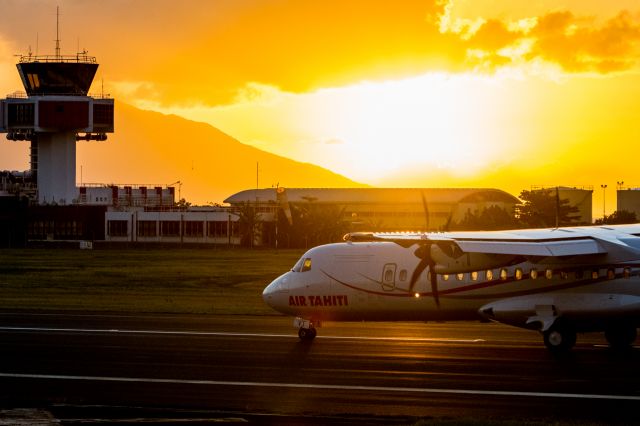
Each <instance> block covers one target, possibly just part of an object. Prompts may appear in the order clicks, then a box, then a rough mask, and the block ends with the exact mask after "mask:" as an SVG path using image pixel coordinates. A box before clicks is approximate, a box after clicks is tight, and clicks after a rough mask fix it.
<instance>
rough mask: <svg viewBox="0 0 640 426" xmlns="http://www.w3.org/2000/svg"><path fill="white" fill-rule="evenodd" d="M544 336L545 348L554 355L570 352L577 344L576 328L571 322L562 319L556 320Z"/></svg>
mask: <svg viewBox="0 0 640 426" xmlns="http://www.w3.org/2000/svg"><path fill="white" fill-rule="evenodd" d="M542 335H543V337H544V344H545V346H546V347H547V349H549V351H551V352H552V353H554V354H562V353H566V352H569V351H570V350H571V348H573V345H575V344H576V330H575V328H574V327H573V325H572V324H571V323H570V322H568V321H564V320H562V319H558V320H556V321H555V322H554V323H553V325H552V326H551V327H549V329H548V330H546V331H544V332H543V333H542Z"/></svg>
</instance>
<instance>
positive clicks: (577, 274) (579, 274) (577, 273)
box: [574, 269, 584, 280]
mask: <svg viewBox="0 0 640 426" xmlns="http://www.w3.org/2000/svg"><path fill="white" fill-rule="evenodd" d="M574 274H575V278H576V280H581V279H582V277H583V276H584V271H583V270H582V269H578V270H577V271H575V272H574Z"/></svg>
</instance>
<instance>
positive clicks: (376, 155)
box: [138, 73, 501, 184]
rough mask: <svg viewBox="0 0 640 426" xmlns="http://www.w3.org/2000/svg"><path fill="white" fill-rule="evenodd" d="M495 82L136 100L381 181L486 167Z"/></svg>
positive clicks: (446, 79) (421, 81)
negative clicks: (218, 101)
mask: <svg viewBox="0 0 640 426" xmlns="http://www.w3.org/2000/svg"><path fill="white" fill-rule="evenodd" d="M500 79H501V77H500V76H496V75H494V76H492V77H488V76H481V75H477V74H471V73H469V74H447V73H429V74H425V75H422V76H419V77H414V78H405V79H400V80H389V81H382V82H362V83H358V84H354V85H350V86H345V87H339V88H327V89H320V90H317V91H315V92H312V93H304V94H294V93H288V92H283V91H280V90H279V89H277V88H274V87H271V86H264V85H259V84H251V87H250V89H251V93H252V96H251V97H247V96H241V97H238V98H237V102H236V103H233V104H231V105H226V106H217V107H206V106H203V105H199V106H193V107H181V108H175V107H174V108H172V107H169V108H162V107H161V106H159V105H151V106H149V105H138V106H142V107H147V108H150V109H155V110H163V112H166V113H173V114H178V115H182V116H184V117H186V118H190V119H195V120H202V121H206V122H209V123H211V124H212V125H214V126H215V127H218V128H220V129H221V130H222V131H224V132H226V133H228V134H230V135H232V136H234V137H236V138H237V139H238V140H240V141H243V142H245V143H250V144H252V145H254V146H256V147H258V148H261V149H266V150H268V151H271V152H274V153H276V154H279V155H283V156H287V157H290V158H295V159H297V160H300V161H308V162H311V163H314V164H318V165H320V166H323V167H327V168H330V169H331V170H334V171H336V172H338V173H341V174H343V175H345V176H348V177H350V178H352V179H356V180H360V181H364V182H369V183H375V184H380V183H382V182H383V180H384V178H385V176H388V175H391V174H397V173H399V172H401V171H402V170H407V169H411V168H417V167H420V168H423V169H424V168H427V169H429V168H431V169H433V168H439V169H451V170H452V171H454V172H455V173H462V174H470V173H474V172H476V171H477V170H479V169H482V168H483V167H486V166H487V163H488V162H490V161H491V159H492V158H493V156H494V154H495V153H496V152H497V151H498V148H499V147H498V146H497V142H496V135H495V129H494V127H495V126H492V125H491V123H492V117H493V116H494V115H495V110H496V108H494V106H493V103H494V102H495V96H496V92H495V90H496V88H497V87H499V86H500ZM261 91H264V92H265V93H264V96H263V95H262V94H261V93H260V92H261Z"/></svg>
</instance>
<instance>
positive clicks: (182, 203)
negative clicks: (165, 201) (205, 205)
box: [175, 198, 191, 208]
mask: <svg viewBox="0 0 640 426" xmlns="http://www.w3.org/2000/svg"><path fill="white" fill-rule="evenodd" d="M175 206H176V207H180V208H187V207H189V206H191V203H190V202H189V201H187V200H185V199H184V198H180V200H178V201H176V202H175Z"/></svg>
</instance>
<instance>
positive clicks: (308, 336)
mask: <svg viewBox="0 0 640 426" xmlns="http://www.w3.org/2000/svg"><path fill="white" fill-rule="evenodd" d="M316 334H317V332H316V329H315V328H300V329H299V330H298V337H299V338H300V340H313V339H314V338H315V337H316Z"/></svg>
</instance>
